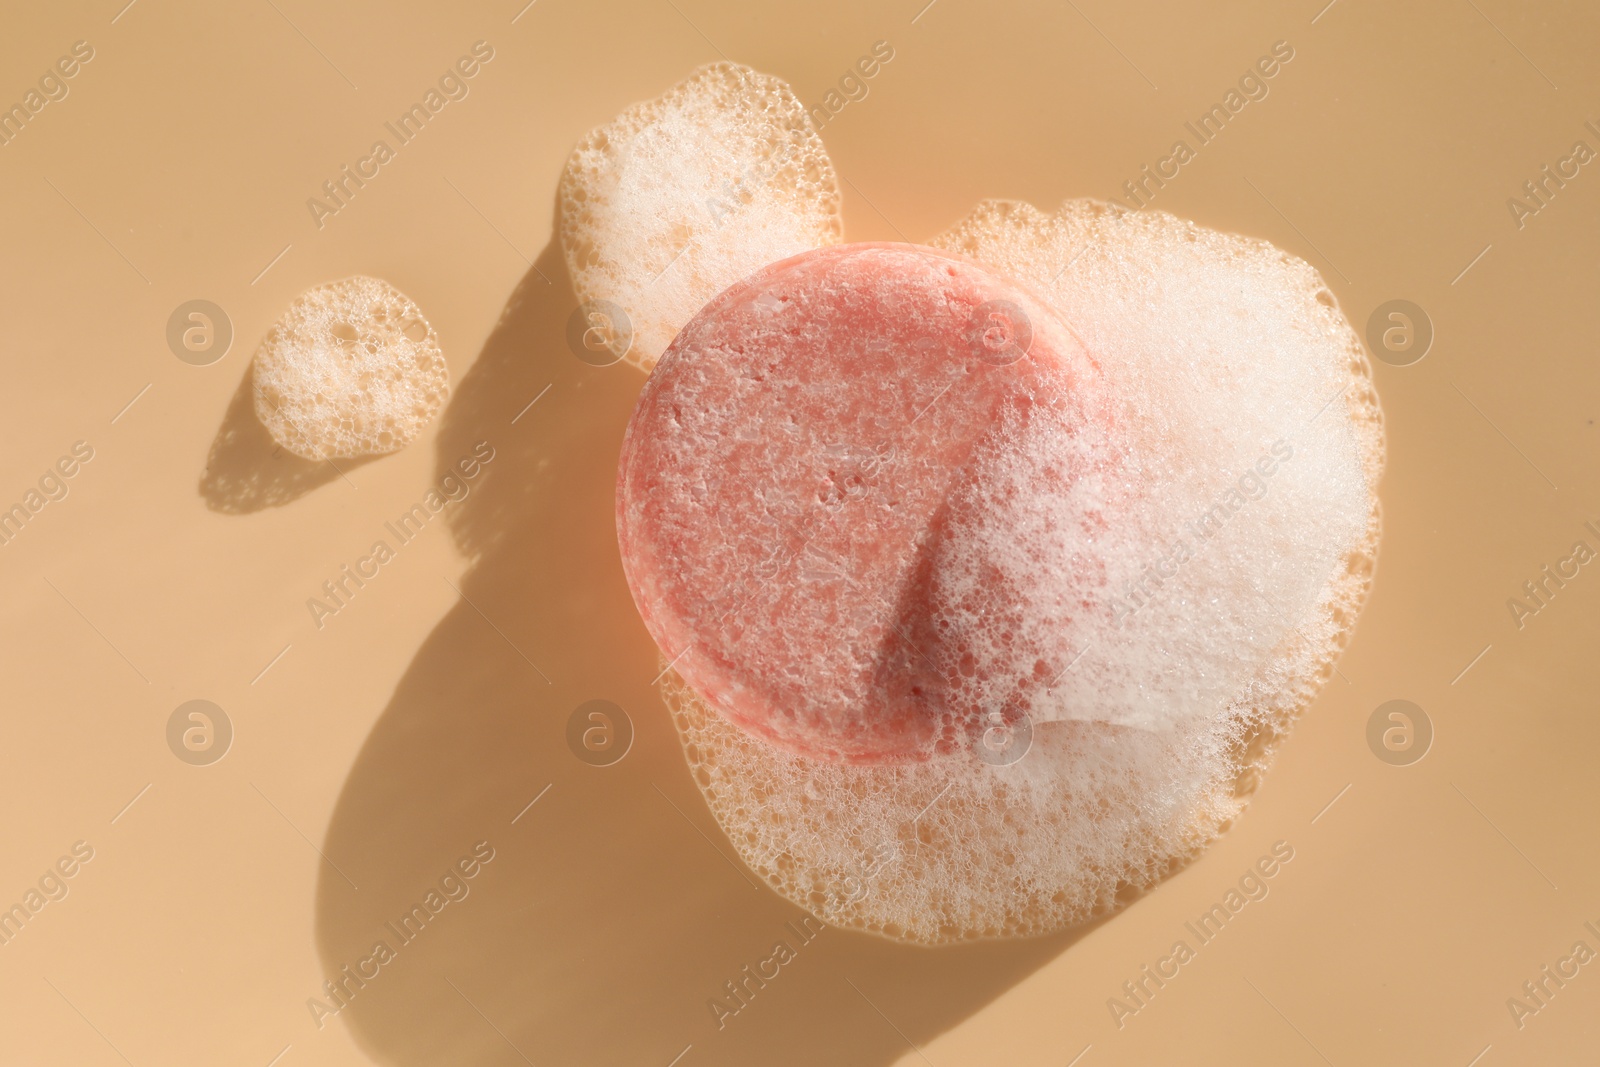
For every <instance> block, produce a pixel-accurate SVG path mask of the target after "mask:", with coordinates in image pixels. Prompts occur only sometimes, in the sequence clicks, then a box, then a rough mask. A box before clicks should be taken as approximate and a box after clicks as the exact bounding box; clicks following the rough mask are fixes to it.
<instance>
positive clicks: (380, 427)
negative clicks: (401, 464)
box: [253, 275, 450, 460]
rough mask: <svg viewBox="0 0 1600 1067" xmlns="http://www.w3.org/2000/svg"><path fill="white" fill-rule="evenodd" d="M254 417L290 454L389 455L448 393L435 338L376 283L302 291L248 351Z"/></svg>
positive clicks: (412, 310) (416, 314) (401, 300)
mask: <svg viewBox="0 0 1600 1067" xmlns="http://www.w3.org/2000/svg"><path fill="white" fill-rule="evenodd" d="M253 375H254V386H255V406H256V415H257V416H258V417H259V418H260V419H261V422H262V424H263V425H265V426H266V428H267V429H268V431H270V432H271V434H272V436H273V439H274V440H276V441H277V442H278V443H279V444H280V445H282V446H283V447H284V448H286V449H288V450H289V451H290V452H293V453H294V454H295V455H297V456H304V457H305V458H307V459H318V460H320V459H339V458H343V457H352V456H364V455H372V454H381V453H385V452H393V451H396V450H397V449H400V448H404V447H405V446H406V445H408V444H410V443H411V441H413V440H414V439H415V438H416V436H417V435H418V434H419V433H421V432H422V429H423V427H425V426H427V425H428V423H429V422H431V421H433V418H434V416H435V415H437V414H438V413H439V409H440V408H441V407H442V406H443V405H444V402H445V399H446V397H448V396H449V395H450V371H449V368H448V367H447V366H446V365H445V360H444V352H443V351H442V350H441V349H440V347H439V337H438V335H437V334H436V333H435V332H434V330H433V327H432V326H431V325H429V323H428V320H427V319H426V318H424V317H423V314H422V312H421V310H419V309H418V308H417V305H416V304H414V303H412V302H411V300H410V299H409V298H408V297H407V296H406V295H405V294H404V293H402V292H400V291H399V290H398V289H396V288H395V287H394V286H392V285H390V284H389V283H388V282H386V281H383V280H382V279H379V278H368V277H364V276H361V275H357V276H356V277H353V278H345V279H343V280H342V281H337V282H329V283H327V284H325V285H319V286H317V287H315V288H313V289H307V290H306V291H305V292H303V293H301V294H300V295H299V296H298V297H296V298H295V300H294V303H292V304H290V305H289V310H288V311H286V312H284V314H283V317H282V318H280V319H279V320H278V321H277V323H276V324H274V325H273V327H272V329H271V330H269V331H268V332H267V336H266V337H265V338H263V339H262V341H261V346H260V347H259V348H258V349H256V354H255V363H254V371H253Z"/></svg>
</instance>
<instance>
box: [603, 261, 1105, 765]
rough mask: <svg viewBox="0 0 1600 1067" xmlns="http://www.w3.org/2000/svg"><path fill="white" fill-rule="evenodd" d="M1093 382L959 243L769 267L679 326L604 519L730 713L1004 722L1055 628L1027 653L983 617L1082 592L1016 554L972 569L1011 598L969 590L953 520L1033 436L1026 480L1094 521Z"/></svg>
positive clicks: (883, 740) (1048, 325)
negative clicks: (1044, 577)
mask: <svg viewBox="0 0 1600 1067" xmlns="http://www.w3.org/2000/svg"><path fill="white" fill-rule="evenodd" d="M1095 378H1096V375H1095V370H1094V367H1093V365H1092V363H1091V362H1090V361H1089V360H1088V359H1087V358H1086V356H1085V354H1084V352H1083V350H1082V348H1081V346H1079V345H1078V343H1077V342H1076V341H1075V340H1074V339H1073V337H1072V335H1071V334H1070V333H1069V332H1068V331H1067V330H1066V329H1065V328H1064V327H1062V325H1061V324H1060V323H1059V321H1058V320H1057V319H1056V317H1055V315H1054V314H1053V313H1052V312H1050V311H1049V310H1048V309H1047V308H1045V307H1044V306H1043V305H1042V304H1039V303H1037V302H1036V301H1034V299H1033V298H1032V297H1031V296H1029V295H1028V294H1027V293H1026V292H1025V291H1024V290H1022V289H1021V288H1019V287H1018V286H1016V285H1015V284H1014V283H1011V282H1010V281H1008V280H1006V279H1004V278H1002V277H1000V276H998V275H996V274H994V273H993V272H990V271H987V270H985V269H983V268H982V267H979V266H978V265H977V264H975V263H972V262H971V261H968V260H965V259H962V258H959V257H955V256H952V255H950V254H948V253H942V252H937V251H934V250H932V249H928V248H919V247H917V246H913V245H844V246H836V247H832V248H827V249H821V250H818V251H814V252H809V253H805V254H803V255H800V256H796V257H794V258H792V259H789V260H786V261H783V262H780V263H777V264H774V265H772V266H770V267H768V268H766V269H765V270H762V271H760V272H758V273H757V274H755V275H754V276H753V277H751V278H749V279H747V280H746V281H744V282H742V283H740V284H738V285H736V286H734V287H732V288H730V289H729V290H727V291H726V292H724V293H723V294H721V295H720V296H719V297H717V299H715V300H714V301H712V302H711V303H710V304H709V305H708V306H707V307H706V308H705V309H703V310H702V311H701V312H700V314H699V315H697V316H696V317H695V318H694V319H693V320H692V321H691V322H690V323H689V325H688V326H686V327H685V328H684V330H683V332H682V333H680V334H679V335H678V337H677V339H676V340H675V341H674V342H673V344H672V346H671V347H670V348H669V349H668V351H667V353H666V354H665V356H663V358H662V361H661V363H660V364H659V365H658V366H657V368H656V370H655V373H654V374H653V375H652V376H651V378H650V380H649V382H648V383H647V384H646V386H645V389H644V391H643V393H642V395H641V397H640V401H639V404H638V407H637V409H636V411H635V413H634V416H633V419H632V421H631V423H630V425H629V429H628V434H627V438H626V441H625V443H624V446H623V457H622V463H621V469H620V475H619V488H618V528H619V531H620V540H621V545H622V553H623V560H624V565H625V569H626V571H627V574H628V577H629V580H630V583H631V585H632V588H633V590H634V595H635V599H636V601H637V603H638V605H639V608H640V611H641V614H642V615H643V617H644V619H645V623H646V625H647V626H648V627H649V628H650V630H651V632H652V634H653V635H654V636H655V638H656V640H657V642H658V643H659V644H660V646H661V647H662V648H663V649H664V650H666V651H667V653H668V655H671V656H674V657H677V660H676V667H677V669H678V671H679V672H680V673H681V674H682V675H683V676H684V677H685V678H686V679H688V680H689V681H690V683H691V684H692V685H694V687H695V688H696V689H697V690H698V691H700V692H701V693H702V694H704V695H705V696H706V697H707V699H709V700H710V701H711V702H712V703H713V705H714V706H715V707H717V709H718V710H719V711H720V712H721V713H722V714H724V715H726V716H727V717H728V718H729V719H730V720H732V721H734V722H736V723H738V724H739V725H741V726H742V727H744V728H745V729H747V730H750V731H752V732H754V733H756V734H758V735H759V736H761V737H763V738H765V739H766V740H768V741H770V742H772V743H775V744H778V745H781V746H783V747H784V748H786V749H788V750H789V751H793V752H798V753H801V754H804V755H810V756H815V757H820V758H827V759H838V760H848V761H860V762H876V761H882V760H902V759H913V758H927V757H928V756H930V755H932V754H933V752H935V751H938V750H948V749H950V748H952V747H956V746H959V745H961V744H962V743H963V742H964V741H965V740H967V739H968V738H969V737H970V736H971V735H972V729H971V728H972V727H973V726H974V725H975V724H976V723H977V722H978V721H980V720H981V719H982V717H983V715H984V714H985V713H987V712H988V711H990V710H993V711H994V712H995V713H996V714H999V715H1000V716H1001V718H1002V720H1006V719H1014V718H1016V717H1017V716H1018V715H1020V714H1021V713H1022V712H1023V711H1025V709H1026V702H1027V699H1028V691H1029V689H1030V686H1031V685H1032V684H1033V683H1034V682H1035V681H1038V680H1039V679H1036V677H1035V676H1036V675H1039V674H1043V673H1044V672H1045V668H1046V667H1053V669H1054V670H1059V669H1060V668H1061V667H1062V666H1064V665H1065V662H1066V659H1065V658H1064V656H1063V655H1062V653H1063V652H1064V651H1065V650H1064V648H1063V647H1060V642H1052V643H1051V646H1052V647H1051V654H1050V655H1049V656H1047V659H1048V662H1045V661H1042V660H1041V661H1039V662H1037V663H1036V662H1033V661H1030V662H1028V663H1025V664H1024V663H1021V662H1019V661H1016V660H1015V657H1012V656H1009V655H1007V654H1006V650H1004V649H1003V648H1001V647H1000V646H1003V645H1004V643H1005V640H1006V638H1005V636H1004V634H1002V633H988V632H987V631H988V630H989V629H997V630H1008V629H1012V628H1014V627H1013V623H1012V621H1011V620H1010V619H1009V618H1008V617H1007V615H1006V612H1007V611H1008V610H1010V609H1012V608H1014V607H1015V606H1016V605H1017V604H1019V603H1020V604H1021V605H1022V612H1023V614H1026V615H1030V617H1031V615H1033V614H1037V613H1038V612H1039V611H1043V610H1046V609H1044V608H1038V607H1034V606H1032V602H1033V601H1034V600H1035V599H1036V598H1037V597H1040V596H1044V597H1048V598H1050V599H1051V600H1052V605H1051V607H1050V608H1049V609H1048V610H1049V611H1050V612H1051V613H1061V612H1064V611H1066V612H1070V610H1071V608H1070V605H1063V604H1060V603H1056V602H1055V601H1056V599H1057V594H1058V593H1059V592H1060V588H1059V586H1058V585H1056V584H1053V583H1042V584H1041V583H1037V582H1032V583H1028V582H1023V583H1018V582H1017V581H1016V580H1015V578H1016V576H1010V577H1008V578H1007V579H1006V580H1007V581H1008V583H1009V588H1008V589H1005V590H1001V589H995V588H989V587H986V591H987V593H988V594H989V595H990V596H992V597H996V598H998V600H999V601H1001V602H1003V603H1004V605H1005V606H1004V608H996V609H993V610H991V609H990V608H989V607H988V606H987V605H981V604H980V605H973V604H971V603H970V601H971V599H972V595H973V593H974V590H973V589H972V588H971V587H970V586H969V585H968V584H967V582H966V579H967V578H968V575H967V574H966V573H962V574H960V575H959V576H957V578H956V580H955V581H954V582H952V581H951V580H950V577H951V576H950V574H948V573H947V572H948V571H949V570H950V567H949V564H948V561H947V560H945V559H943V558H942V557H944V556H947V555H948V554H949V553H950V552H951V551H956V552H960V551H963V550H968V549H978V548H980V547H981V546H977V545H976V544H974V543H973V542H971V541H970V540H969V541H967V542H965V548H963V547H962V545H961V544H958V545H956V546H954V548H953V547H952V546H951V545H950V544H949V543H947V542H948V535H947V531H950V530H952V529H958V528H960V527H961V525H962V524H963V523H967V524H971V523H976V522H979V519H978V516H976V515H975V514H974V513H973V511H972V509H973V507H974V506H979V507H981V506H986V505H987V504H988V501H987V500H986V499H985V495H984V493H983V492H982V491H981V490H980V489H978V488H977V487H974V486H969V485H968V484H966V483H968V482H970V481H971V480H972V479H973V478H974V477H978V478H980V479H981V478H984V477H987V476H988V474H989V471H988V470H987V468H988V467H989V466H991V465H992V463H993V457H994V456H997V455H1009V454H1011V453H1012V452H1014V451H1015V450H1017V449H1021V448H1029V447H1033V448H1035V449H1043V450H1046V451H1050V452H1051V453H1052V454H1051V456H1050V458H1049V460H1048V461H1047V462H1046V463H1045V464H1043V465H1042V466H1041V467H1040V468H1039V469H1037V470H1034V471H1032V472H1031V474H1032V477H1033V479H1034V489H1035V490H1036V491H1040V492H1052V493H1054V494H1055V495H1056V496H1057V497H1059V498H1061V499H1063V500H1066V501H1070V503H1068V504H1065V505H1064V513H1066V512H1072V514H1071V516H1070V518H1068V519H1067V520H1066V521H1069V522H1073V523H1079V524H1082V523H1086V522H1097V521H1100V516H1099V514H1098V509H1099V506H1100V503H1101V502H1102V500H1103V499H1104V491H1103V488H1102V487H1101V486H1100V485H1099V484H1098V482H1097V484H1095V485H1094V486H1092V487H1090V488H1089V489H1088V490H1087V491H1084V490H1083V489H1081V488H1080V487H1079V484H1078V483H1079V482H1080V480H1081V479H1084V478H1088V479H1091V480H1093V479H1097V478H1098V476H1099V475H1100V474H1101V473H1103V472H1102V471H1099V470H1097V469H1095V467H1094V464H1096V463H1105V462H1110V461H1111V460H1112V459H1114V457H1112V456H1110V455H1109V453H1108V451H1107V449H1106V447H1105V443H1104V440H1103V437H1104V435H1103V432H1102V431H1101V430H1100V428H1099V427H1098V426H1097V425H1096V423H1097V419H1098V417H1099V416H1097V413H1096V411H1095V405H1096V404H1100V405H1102V406H1103V404H1104V401H1103V399H1102V398H1099V397H1097V392H1096V388H1095ZM1080 435H1085V436H1091V437H1093V438H1094V442H1093V443H1092V444H1085V443H1080V442H1079V441H1078V440H1077V438H1078V437H1079V436H1080ZM1074 503H1075V504H1076V505H1077V506H1078V507H1079V508H1080V509H1087V512H1088V513H1087V514H1085V513H1080V512H1074V511H1073V507H1072V506H1071V505H1072V504H1074ZM963 562H964V564H965V565H967V566H968V567H969V568H970V567H979V568H981V566H982V561H979V560H968V561H963ZM1078 562H1079V564H1082V565H1084V566H1088V565H1089V563H1090V561H1087V560H1081V561H1078ZM987 577H988V576H987V575H985V576H982V577H980V581H984V580H985V579H986V578H987ZM1089 578H1090V579H1091V580H1092V578H1093V575H1090V576H1089ZM963 605H965V606H966V607H968V608H969V609H971V611H975V612H976V613H977V615H978V616H980V617H977V618H972V617H964V616H962V615H961V611H960V609H961V608H962V606H963ZM969 614H970V611H969ZM1056 636H1063V635H1060V634H1058V635H1056ZM984 642H987V645H985V644H984ZM680 652H681V653H682V654H681V656H679V655H678V654H679V653H680ZM1041 664H1042V665H1041ZM1036 667H1037V668H1038V669H1037V670H1036ZM980 683H982V684H980ZM980 700H985V701H987V702H986V703H984V704H983V706H982V707H980V706H979V704H978V701H980Z"/></svg>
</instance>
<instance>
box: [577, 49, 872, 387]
mask: <svg viewBox="0 0 1600 1067" xmlns="http://www.w3.org/2000/svg"><path fill="white" fill-rule="evenodd" d="M560 201H561V222H560V229H561V246H562V249H563V250H564V251H565V253H566V259H567V268H568V270H569V271H570V273H571V275H572V283H573V288H574V289H575V290H576V291H577V294H578V298H579V300H580V301H585V302H587V301H592V300H606V301H610V302H611V303H613V304H616V305H619V306H621V307H622V308H623V309H625V311H626V312H627V314H628V316H629V319H630V320H631V321H630V325H631V326H632V329H633V342H632V346H631V347H630V348H629V350H628V351H627V353H626V354H625V358H626V359H628V360H629V361H630V362H632V363H634V364H636V365H637V366H640V367H642V368H644V369H646V370H648V369H650V367H651V366H653V365H654V364H655V361H656V359H657V358H658V357H659V356H660V355H661V353H662V351H664V350H665V349H666V347H667V345H668V344H669V343H671V341H672V338H673V337H674V336H675V335H676V334H677V332H678V330H679V329H680V328H681V327H682V326H683V324H684V323H686V322H688V321H689V319H690V318H691V317H692V316H693V315H694V313H695V312H697V311H699V310H700V308H701V307H702V306H703V305H704V304H705V303H706V301H708V300H710V299H711V297H712V296H714V295H716V294H717V293H718V292H720V291H721V290H722V289H724V288H726V287H727V286H728V285H731V284H732V283H733V282H735V281H738V280H739V279H740V278H743V277H744V276H745V275H747V274H750V273H752V272H754V271H755V270H757V269H758V268H760V267H763V266H765V265H766V264H768V263H771V262H773V261H775V260H779V259H783V258H785V257H787V256H791V255H793V254H795V253H796V252H802V251H805V250H807V249H811V248H818V247H821V246H822V245H827V244H835V243H837V242H838V241H840V240H841V239H842V238H843V234H844V227H843V224H842V222H841V221H840V217H839V208H840V195H839V186H838V182H837V180H836V178H835V177H834V171H833V164H832V162H831V161H830V160H829V159H828V154H827V152H826V150H824V148H823V146H822V139H821V138H820V137H819V136H818V135H817V133H816V130H815V129H813V128H812V125H811V120H810V118H808V117H807V115H806V110H805V106H804V105H803V104H801V102H800V100H799V99H798V98H797V97H796V96H795V95H794V93H793V92H792V91H791V90H790V89H789V86H788V85H787V84H786V83H785V82H784V81H783V80H782V79H780V78H775V77H773V76H772V75H770V74H759V73H757V72H755V71H753V70H751V69H750V68H748V67H744V66H740V65H738V64H735V63H713V64H710V65H708V66H705V67H702V68H700V69H699V70H698V71H696V72H695V73H694V74H692V75H690V77H689V78H687V79H685V80H684V81H682V82H680V83H679V84H678V85H676V86H674V87H673V88H671V89H669V90H668V91H667V92H666V93H665V94H663V95H662V96H660V97H658V98H656V99H654V100H650V101H647V102H645V103H641V104H635V105H634V106H632V107H630V108H628V109H627V110H626V111H624V112H623V113H622V114H620V115H618V116H617V118H616V119H614V120H613V121H612V122H610V123H608V124H607V125H605V126H601V127H599V128H598V129H596V130H594V131H593V132H592V133H590V134H589V135H588V136H587V137H585V138H584V139H583V140H582V141H581V142H580V143H579V144H578V146H577V148H575V149H573V152H572V156H571V158H570V159H569V160H568V161H567V167H566V170H565V172H564V173H563V174H562V176H561V188H560Z"/></svg>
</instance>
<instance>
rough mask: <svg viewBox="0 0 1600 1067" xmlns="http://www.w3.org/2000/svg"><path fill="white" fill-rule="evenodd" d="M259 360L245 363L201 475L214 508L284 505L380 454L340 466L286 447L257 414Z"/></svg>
mask: <svg viewBox="0 0 1600 1067" xmlns="http://www.w3.org/2000/svg"><path fill="white" fill-rule="evenodd" d="M254 366H255V364H254V363H247V364H245V368H244V377H243V378H241V379H240V380H239V388H237V389H235V390H234V392H233V399H232V400H230V401H228V412H227V414H225V415H224V416H223V417H222V425H221V426H219V427H217V436H216V437H214V438H212V440H211V451H210V452H208V453H207V454H206V468H205V470H204V471H202V472H201V474H200V495H201V496H202V497H203V498H204V499H205V502H206V506H207V507H208V508H210V509H211V510H212V511H220V512H222V513H223V514H226V515H248V514H250V513H251V512H254V511H261V510H263V509H265V508H276V507H282V506H283V505H284V504H288V503H291V502H293V501H295V500H298V499H300V498H301V497H303V496H305V495H306V494H307V493H309V492H311V490H313V489H315V488H317V487H318V486H321V485H326V484H327V483H328V482H331V481H333V480H334V479H335V478H338V477H339V476H340V473H341V471H350V470H354V469H355V468H357V467H359V466H361V465H363V464H365V463H370V462H372V461H373V460H374V459H378V458H379V457H377V456H359V457H357V458H355V459H342V460H340V461H339V466H338V467H337V468H335V467H334V465H333V464H332V463H330V462H328V461H327V460H314V459H304V458H302V457H300V456H297V455H295V454H294V453H293V452H290V451H289V450H288V449H286V448H284V447H282V446H281V445H279V444H278V442H276V441H274V440H273V439H272V434H270V433H268V432H267V428H266V427H265V426H263V425H262V424H261V420H260V419H258V418H256V405H255V392H254V389H253V387H252V385H251V377H250V376H251V373H252V368H253V367H254Z"/></svg>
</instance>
